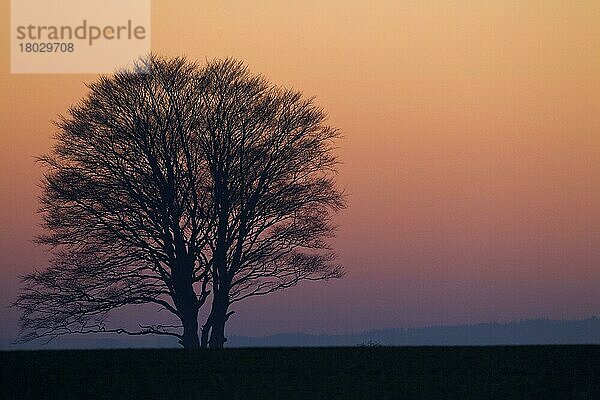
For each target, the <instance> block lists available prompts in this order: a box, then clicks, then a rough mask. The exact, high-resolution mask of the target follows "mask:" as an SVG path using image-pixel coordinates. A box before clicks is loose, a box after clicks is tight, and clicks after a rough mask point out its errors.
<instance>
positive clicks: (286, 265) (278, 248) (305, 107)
mask: <svg viewBox="0 0 600 400" xmlns="http://www.w3.org/2000/svg"><path fill="white" fill-rule="evenodd" d="M202 79H203V82H202V86H203V90H202V91H201V95H200V107H201V110H202V111H201V112H200V115H202V116H203V117H204V118H202V119H201V121H200V122H199V123H200V125H201V129H199V132H200V137H201V139H200V142H201V143H202V144H201V146H202V148H203V151H204V153H205V154H206V158H207V164H208V169H209V171H210V174H211V179H212V182H213V185H214V187H213V207H212V208H211V209H212V210H213V211H214V213H215V214H214V216H213V218H212V220H213V221H214V222H215V223H214V224H213V225H212V229H213V231H214V232H213V233H211V234H210V235H209V246H210V248H211V252H212V255H213V256H212V260H211V278H212V285H211V287H212V290H213V296H212V308H211V312H210V315H209V317H208V319H207V321H206V323H205V324H204V326H203V328H202V345H203V346H206V344H207V341H209V344H210V347H212V348H220V347H222V346H223V343H224V342H225V336H224V329H225V323H226V321H227V319H228V318H229V316H230V315H231V313H232V312H231V311H229V307H230V306H231V304H233V303H235V302H238V301H241V300H243V299H246V298H248V297H251V296H256V295H263V294H267V293H271V292H273V291H276V290H280V289H284V288H287V287H290V286H293V285H295V284H297V283H298V282H299V281H301V280H319V279H329V278H338V277H341V276H342V274H343V271H342V268H341V267H340V266H338V265H336V264H335V263H334V258H335V255H334V254H333V253H332V252H331V251H330V249H329V247H328V245H327V242H326V240H325V239H326V238H328V237H331V236H332V235H333V232H334V227H333V225H332V224H331V221H330V215H331V211H337V210H339V209H340V208H343V207H344V199H343V196H342V194H341V193H340V192H339V191H338V190H337V189H336V187H335V182H334V175H335V174H334V172H335V170H334V167H335V165H336V158H335V156H334V155H333V152H332V151H333V144H334V142H335V140H336V139H337V138H338V137H339V134H338V131H337V130H336V129H333V128H331V127H329V126H327V125H326V124H324V121H325V118H326V114H325V113H324V111H323V110H322V109H320V108H318V107H316V106H315V105H314V104H313V101H312V99H304V98H303V97H302V95H301V93H300V92H297V91H294V90H285V89H281V88H277V87H274V86H272V85H270V84H269V83H268V82H267V81H266V80H265V79H264V78H262V77H260V76H255V75H252V74H250V73H249V72H248V71H247V68H246V67H245V66H244V65H243V64H242V63H241V62H238V61H235V60H226V61H224V62H213V63H210V64H209V65H208V66H207V68H206V69H205V71H204V74H203V77H202ZM209 332H210V340H209Z"/></svg>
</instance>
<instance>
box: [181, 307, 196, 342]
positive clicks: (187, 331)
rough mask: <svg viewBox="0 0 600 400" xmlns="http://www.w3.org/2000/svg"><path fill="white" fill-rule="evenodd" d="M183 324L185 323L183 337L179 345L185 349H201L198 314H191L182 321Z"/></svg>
mask: <svg viewBox="0 0 600 400" xmlns="http://www.w3.org/2000/svg"><path fill="white" fill-rule="evenodd" d="M181 322H182V323H183V337H182V338H181V340H180V341H179V343H180V344H181V345H182V346H183V348H184V349H199V348H200V340H199V339H198V314H197V312H194V313H191V312H190V313H189V315H187V316H186V317H184V318H182V319H181Z"/></svg>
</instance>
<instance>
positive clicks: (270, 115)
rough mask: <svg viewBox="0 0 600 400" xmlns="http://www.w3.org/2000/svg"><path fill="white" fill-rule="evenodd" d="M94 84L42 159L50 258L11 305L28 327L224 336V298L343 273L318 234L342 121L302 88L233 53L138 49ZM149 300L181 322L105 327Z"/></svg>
mask: <svg viewBox="0 0 600 400" xmlns="http://www.w3.org/2000/svg"><path fill="white" fill-rule="evenodd" d="M142 70H143V71H142ZM141 72H146V73H141ZM89 87H90V91H91V93H90V94H89V96H88V97H87V98H86V99H84V100H83V101H82V102H81V103H80V104H79V105H77V106H75V107H73V108H72V109H71V110H70V113H69V116H68V117H67V118H63V119H61V120H60V122H59V123H58V128H59V133H58V135H57V145H56V146H55V148H54V151H53V153H52V154H51V155H49V156H45V157H43V158H42V162H43V163H44V164H45V165H46V166H47V168H48V172H47V173H46V175H45V178H44V180H43V184H42V186H43V189H44V194H43V196H42V198H41V201H42V209H41V211H42V212H43V215H44V226H45V228H46V231H47V232H48V233H47V234H45V235H43V236H41V237H40V238H39V241H40V242H41V243H43V244H46V245H48V246H49V247H50V249H51V254H52V259H51V265H50V267H49V268H47V269H45V270H42V271H39V272H34V273H32V274H30V275H27V276H25V277H24V283H25V287H24V289H23V290H22V292H21V293H20V295H19V297H18V299H17V301H16V303H15V304H16V306H18V307H20V308H21V309H22V310H23V315H22V319H21V322H22V329H23V336H22V337H23V339H24V340H30V339H35V338H39V337H55V336H58V335H62V334H67V333H79V332H81V333H88V332H116V333H125V334H131V335H142V334H160V335H171V336H176V337H178V338H179V339H180V343H181V344H182V345H183V346H184V347H186V348H196V347H199V346H202V347H207V346H210V347H211V348H220V347H223V344H224V342H225V340H226V339H225V324H226V322H227V320H228V318H229V316H230V315H231V314H232V311H231V305H232V304H234V303H236V302H238V301H241V300H244V299H246V298H248V297H252V296H257V295H264V294H268V293H271V292H274V291H277V290H282V289H285V288H288V287H291V286H294V285H296V284H297V283H299V282H300V281H303V280H321V279H330V278H338V277H341V276H342V275H343V270H342V268H341V267H340V266H339V265H337V264H336V262H335V254H334V253H333V252H332V250H331V249H330V247H329V244H328V239H329V238H331V237H332V236H333V234H334V230H335V229H334V225H333V224H332V221H331V218H332V214H333V213H334V212H336V211H338V210H339V209H341V208H343V207H344V206H345V203H344V198H343V195H342V193H341V192H340V191H339V190H338V189H337V188H336V186H335V179H334V178H335V166H336V163H337V161H336V158H335V156H334V154H333V151H334V146H335V142H336V140H337V139H338V138H339V134H338V131H337V130H336V129H334V128H332V127H330V126H328V125H327V124H326V114H325V112H324V111H323V110H322V109H321V108H319V107H317V106H316V105H314V102H313V100H312V99H305V98H303V96H302V94H301V93H300V92H298V91H294V90H286V89H282V88H279V87H276V86H273V85H271V84H270V83H269V82H268V81H267V80H266V79H264V78H263V77H261V76H257V75H252V74H251V73H249V72H248V70H247V68H246V67H245V66H244V65H243V63H241V62H239V61H235V60H231V59H227V60H223V61H214V62H210V63H208V64H207V65H206V66H204V67H199V66H197V65H196V64H193V63H189V62H187V61H185V60H184V59H179V58H178V59H172V60H169V59H161V58H157V57H149V58H148V59H146V60H145V61H143V62H142V63H141V64H139V65H138V66H137V67H136V69H134V70H123V71H120V72H118V73H116V74H115V75H113V76H111V77H103V78H101V79H100V80H99V81H98V82H96V83H93V84H91V85H90V86H89ZM211 292H212V294H211ZM208 299H210V300H211V302H210V303H211V304H210V306H211V308H210V312H208V313H207V315H208V316H207V319H206V322H205V323H204V325H203V327H202V336H201V340H200V338H199V337H198V315H199V310H200V308H201V307H202V306H203V305H204V304H205V303H208V302H207V300H208ZM145 303H152V304H156V305H158V306H160V307H162V308H164V309H166V310H168V311H169V312H171V313H172V314H174V315H175V316H176V317H177V318H178V319H179V320H180V321H181V325H180V326H172V325H169V326H165V325H140V329H139V330H135V331H130V330H126V329H123V328H120V327H116V328H115V327H108V326H106V325H107V324H106V318H107V315H108V313H109V312H110V311H111V310H114V309H116V308H119V307H123V306H126V305H132V304H145ZM181 329H182V330H181Z"/></svg>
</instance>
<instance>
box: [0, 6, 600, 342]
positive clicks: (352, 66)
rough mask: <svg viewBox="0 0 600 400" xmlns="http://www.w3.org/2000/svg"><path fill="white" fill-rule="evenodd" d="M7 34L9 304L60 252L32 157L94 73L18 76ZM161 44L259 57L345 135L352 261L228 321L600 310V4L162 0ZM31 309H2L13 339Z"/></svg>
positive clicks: (0, 264)
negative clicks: (46, 237) (47, 233)
mask: <svg viewBox="0 0 600 400" xmlns="http://www.w3.org/2000/svg"><path fill="white" fill-rule="evenodd" d="M8 3H9V2H8V1H6V0H4V1H2V5H1V7H2V8H1V9H0V18H1V19H0V20H1V21H2V26H3V27H8V25H9V17H8V16H9V6H8ZM2 32H3V35H0V51H1V53H0V54H1V60H2V64H1V65H0V107H1V109H2V124H0V144H1V146H0V190H1V192H0V194H1V196H0V278H1V279H0V306H1V307H4V305H6V304H7V303H9V302H10V301H12V300H13V299H14V296H15V293H16V287H17V285H18V283H17V282H18V280H17V278H16V275H17V274H21V273H24V272H27V271H29V270H30V269H31V268H32V267H33V266H35V265H43V263H44V259H45V257H44V253H43V249H40V248H36V247H34V246H33V245H32V244H31V243H30V242H29V240H30V239H31V237H32V236H33V234H34V232H35V230H36V224H37V221H38V219H37V216H35V215H34V211H35V209H36V206H37V199H36V195H37V193H38V189H37V187H36V185H37V182H38V180H39V176H40V170H39V169H38V168H37V167H36V166H35V165H34V163H33V157H34V156H35V155H39V154H40V153H43V152H45V151H47V150H48V149H49V146H50V144H51V135H52V133H53V128H52V126H51V124H50V121H51V120H52V119H53V118H55V116H56V115H57V114H59V113H64V112H65V111H66V109H67V108H68V106H69V105H70V104H72V103H74V102H76V101H77V100H78V99H79V98H81V97H82V96H83V94H84V93H85V88H84V87H83V82H86V81H90V80H93V79H94V78H95V77H94V76H93V75H10V74H9V61H10V60H9V53H8V44H9V43H8V41H9V36H8V28H5V29H3V31H2ZM152 48H153V51H155V52H158V53H161V54H164V55H187V56H189V57H190V58H194V59H199V60H204V59H207V58H208V59H209V58H213V57H225V56H234V57H237V58H240V59H242V60H245V61H246V62H247V63H248V64H249V65H250V67H251V68H252V70H253V71H255V72H259V73H263V74H264V75H266V76H267V77H268V78H269V79H271V80H272V81H273V82H275V83H278V84H282V85H287V86H294V87H296V88H299V89H302V90H303V91H304V92H305V93H306V94H307V95H314V96H317V99H318V102H319V103H320V104H321V105H322V106H323V107H324V108H325V109H326V110H328V111H329V113H330V120H331V123H332V124H334V125H336V126H337V127H339V128H340V129H341V130H342V131H343V133H344V135H345V140H344V141H343V142H342V143H341V149H340V157H341V159H342V161H343V162H344V164H343V165H342V166H341V168H340V178H339V179H340V183H341V184H342V185H343V186H344V187H346V188H347V191H348V193H349V194H350V198H349V200H350V207H349V209H348V210H347V211H345V212H344V213H343V215H341V217H340V218H339V223H340V225H341V230H340V232H339V235H338V239H337V240H336V247H337V249H338V251H339V253H340V254H341V261H342V262H343V264H344V265H345V266H346V268H347V270H348V276H347V277H346V278H345V279H344V280H342V281H336V282H331V283H327V284H318V285H316V284H315V285H311V284H308V285H305V286H303V287H299V288H296V289H293V290H290V291H288V292H287V293H286V294H282V295H276V296H270V297H266V298H263V299H260V300H253V301H250V302H248V303H246V304H244V305H241V306H239V307H238V310H239V312H238V313H237V314H236V315H235V316H234V317H232V320H231V325H230V332H231V333H240V334H266V333H273V332H282V331H306V332H350V331H357V330H362V329H369V328H378V327H391V326H412V325H426V324H439V323H459V322H480V321H489V320H502V321H504V320H511V319H518V318H525V317H552V318H577V317H584V316H590V315H592V314H598V312H599V311H600V290H599V289H598V288H599V287H600V2H598V1H595V0H590V1H549V0H546V1H534V0H530V1H504V0H502V1H500V0H498V1H481V2H468V1H452V2H450V1H423V0H415V1H392V0H382V1H374V2H366V1H362V2H358V1H341V0H340V1H327V2H320V1H306V0H304V1H285V2H283V1H275V0H273V1H231V2H221V1H206V0H203V1H195V0H187V1H186V0H179V1H162V0H161V1H159V0H155V1H153V9H152ZM290 310H293V311H291V312H290ZM15 323H16V314H15V312H14V311H10V310H8V311H7V310H1V311H0V337H2V336H8V335H12V334H13V333H14V331H15Z"/></svg>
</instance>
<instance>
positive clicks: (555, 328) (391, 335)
mask: <svg viewBox="0 0 600 400" xmlns="http://www.w3.org/2000/svg"><path fill="white" fill-rule="evenodd" d="M502 344H506V345H519V344H600V319H599V318H596V317H592V318H588V319H582V320H549V319H535V320H524V321H518V322H508V323H497V322H491V323H482V324H475V325H453V326H430V327H422V328H398V329H379V330H372V331H366V332H362V333H358V334H352V335H310V334H306V333H282V334H277V335H271V336H262V337H248V336H230V337H229V339H228V341H227V346H228V347H295V346H298V347H318V346H361V345H364V346H377V345H382V346H459V345H465V346H468V345H472V346H479V345H502ZM171 347H178V345H177V341H176V340H175V339H173V338H168V337H135V338H133V337H126V336H116V335H113V336H70V337H62V338H57V339H56V340H54V341H52V342H50V343H49V344H47V345H43V344H42V343H41V342H36V343H27V344H23V345H13V344H11V340H8V339H5V340H0V350H19V349H106V348H171Z"/></svg>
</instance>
